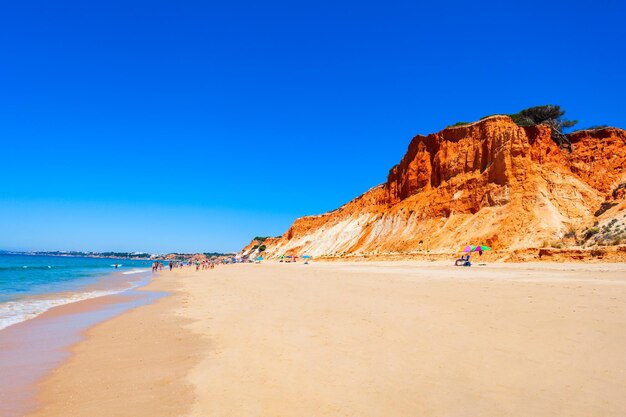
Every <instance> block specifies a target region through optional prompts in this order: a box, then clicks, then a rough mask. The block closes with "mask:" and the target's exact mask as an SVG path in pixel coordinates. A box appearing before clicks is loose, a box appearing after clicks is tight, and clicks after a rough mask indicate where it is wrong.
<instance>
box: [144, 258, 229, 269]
mask: <svg viewBox="0 0 626 417" xmlns="http://www.w3.org/2000/svg"><path fill="white" fill-rule="evenodd" d="M216 264H217V261H215V260H209V259H204V260H202V261H200V260H196V261H195V262H192V261H169V267H170V271H171V270H172V269H174V268H183V267H185V266H195V267H196V271H199V270H200V269H202V270H205V269H213V268H215V265H216ZM162 270H163V262H159V261H155V262H153V263H152V272H157V271H162Z"/></svg>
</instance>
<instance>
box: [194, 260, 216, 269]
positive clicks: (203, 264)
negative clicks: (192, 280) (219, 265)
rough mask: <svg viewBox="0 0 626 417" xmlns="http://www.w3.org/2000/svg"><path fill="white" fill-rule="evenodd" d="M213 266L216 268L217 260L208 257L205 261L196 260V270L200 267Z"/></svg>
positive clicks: (208, 267)
mask: <svg viewBox="0 0 626 417" xmlns="http://www.w3.org/2000/svg"><path fill="white" fill-rule="evenodd" d="M213 268H215V262H213V261H209V260H208V259H205V260H203V261H196V271H199V270H200V269H202V270H205V269H213Z"/></svg>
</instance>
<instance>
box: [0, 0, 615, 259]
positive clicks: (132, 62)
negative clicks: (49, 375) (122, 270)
mask: <svg viewBox="0 0 626 417" xmlns="http://www.w3.org/2000/svg"><path fill="white" fill-rule="evenodd" d="M625 15H626V7H625V6H624V5H623V3H622V2H620V1H602V0H598V1H595V2H571V1H569V2H565V1H563V2H561V1H545V0H544V1H541V2H533V1H527V2H524V3H523V4H522V3H515V5H512V4H509V2H501V1H498V2H455V1H448V2H445V3H444V4H439V3H438V2H424V4H420V2H415V1H412V2H408V1H407V2H363V1H359V2H356V1H355V2H348V1H345V2H344V1H332V2H325V1H315V2H273V1H266V2H237V1H233V2H209V1H178V2H173V1H169V2H167V1H149V2H148V1H145V2H143V1H128V0H127V1H107V2H98V1H94V2H70V1H55V2H52V1H27V0H26V1H20V2H5V4H3V6H2V10H1V12H0V45H1V48H2V50H1V51H2V53H0V148H1V150H2V161H1V162H0V179H1V181H0V231H1V233H0V248H5V249H75V250H147V251H159V252H167V251H214V250H223V251H228V250H238V249H240V248H241V247H242V246H243V245H244V244H246V243H247V242H248V241H249V240H250V238H251V237H253V236H254V235H279V234H281V233H283V232H284V231H285V230H286V229H287V228H288V227H289V225H290V224H291V222H292V221H293V220H294V219H295V218H297V217H299V216H302V215H306V214H316V213H321V212H324V211H327V210H331V209H333V208H336V207H338V206H339V205H341V204H343V203H345V202H346V201H348V200H350V199H352V198H354V197H356V196H357V195H359V194H361V193H362V192H364V191H366V190H367V189H369V188H370V187H372V186H375V185H377V184H379V183H381V182H383V181H384V180H385V178H386V175H387V171H388V170H389V169H390V168H391V167H392V166H393V165H394V164H395V163H397V162H398V161H399V160H400V158H401V157H402V155H403V154H404V152H405V150H406V148H407V146H408V143H409V141H410V139H411V138H412V137H413V136H414V135H415V134H418V133H424V134H425V133H430V132H434V131H438V130H440V129H442V128H443V127H445V126H447V125H449V124H452V123H454V122H457V121H471V120H475V119H477V118H479V117H481V116H484V115H487V114H493V113H506V112H515V111H517V110H519V109H522V108H525V107H529V106H533V105H538V104H547V103H555V104H560V105H561V106H562V107H563V108H564V109H566V110H567V112H568V113H567V116H569V117H570V118H574V119H578V120H579V121H580V123H579V126H581V127H584V126H589V125H596V124H609V125H616V126H621V127H626V111H624V105H623V101H624V97H626V81H625V78H624V74H625V72H624V68H626V47H625V45H626V35H625V32H624V29H623V16H625Z"/></svg>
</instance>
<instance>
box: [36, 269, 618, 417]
mask: <svg viewBox="0 0 626 417" xmlns="http://www.w3.org/2000/svg"><path fill="white" fill-rule="evenodd" d="M146 289H147V290H156V291H168V292H170V294H171V295H170V296H167V297H163V298H160V299H159V300H157V301H156V302H155V303H153V304H149V305H145V306H142V307H139V308H136V309H134V310H131V311H128V312H126V313H124V314H122V315H120V316H117V317H115V318H113V319H111V320H108V321H106V322H104V323H101V324H99V325H97V326H95V327H93V328H91V329H90V330H89V331H88V332H87V335H86V336H87V337H86V339H85V340H83V341H81V342H79V343H78V344H76V345H74V346H73V347H72V352H73V355H71V357H70V358H69V359H68V360H67V361H65V362H64V363H63V364H62V365H61V366H60V367H59V368H57V369H56V370H54V371H53V372H51V373H50V374H49V375H48V376H47V377H46V378H45V379H44V380H43V381H42V382H41V383H40V385H39V386H38V389H39V390H40V391H39V392H40V394H39V399H40V401H41V404H42V407H41V408H40V409H39V410H38V411H37V412H35V413H33V414H30V416H37V417H44V416H45V417H56V416H59V417H61V416H62V417H67V416H73V417H79V416H89V417H99V416H102V417H104V416H106V417H113V416H115V417H121V416H129V417H130V416H133V417H142V416H146V417H147V416H150V417H158V416H164V417H165V416H167V417H174V416H194V417H210V416H216V417H217V416H219V417H225V416H232V417H239V416H242V417H243V416H246V417H247V416H267V417H270V416H271V417H274V416H282V417H290V416H294V417H295V416H298V417H303V416H317V417H320V416H361V417H363V416H372V417H373V416H394V417H404V416H407V417H408V416H411V417H414V416H481V417H484V416H546V415H559V416H581V417H582V416H585V417H588V416H624V415H626V398H625V396H624V392H626V264H494V265H489V266H484V267H480V266H476V267H472V268H455V267H451V266H447V265H445V264H441V263H418V262H394V263H381V262H379V263H376V262H371V263H370V262H363V263H315V262H314V263H311V264H310V265H304V264H302V263H298V264H283V263H266V264H261V265H255V264H245V265H244V264H242V265H233V266H219V267H218V268H216V269H215V270H208V271H200V272H195V271H194V270H193V269H192V268H185V269H182V270H174V271H173V272H170V271H163V272H162V273H160V274H159V275H158V276H156V277H155V278H154V279H153V281H152V283H151V284H150V285H149V286H148V287H147V288H146Z"/></svg>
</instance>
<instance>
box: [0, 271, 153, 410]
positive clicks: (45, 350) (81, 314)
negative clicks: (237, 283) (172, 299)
mask: <svg viewBox="0 0 626 417" xmlns="http://www.w3.org/2000/svg"><path fill="white" fill-rule="evenodd" d="M148 275H149V274H139V275H132V276H128V275H123V274H112V275H109V276H105V277H103V278H101V279H100V280H99V281H98V282H96V283H94V284H92V285H90V286H87V287H84V288H83V289H82V291H84V292H90V291H96V290H105V291H106V290H112V289H120V290H122V289H124V288H126V291H124V292H122V293H119V294H117V295H109V296H102V297H97V298H92V299H86V300H82V301H78V302H73V303H70V304H65V305H60V306H57V307H54V308H52V309H50V310H48V311H46V312H44V313H43V314H41V315H39V316H37V317H35V318H34V319H30V320H26V321H24V322H21V323H17V324H14V325H12V326H9V327H8V328H5V329H2V330H0V375H2V378H0V416H2V417H19V416H23V415H24V414H25V413H27V412H28V411H32V410H34V409H36V408H37V405H38V404H37V402H36V401H35V399H36V386H35V384H36V382H37V381H38V380H40V379H41V378H42V377H43V376H44V375H45V374H46V373H47V372H49V371H50V370H52V369H54V368H55V367H57V366H59V365H60V364H61V363H62V362H63V361H64V360H65V359H67V358H68V357H69V351H68V348H69V347H70V346H71V345H73V344H75V343H77V342H79V341H80V340H81V332H82V331H84V330H86V329H88V328H89V327H91V326H93V325H95V324H97V323H99V322H103V321H105V320H107V319H110V318H112V317H115V316H116V315H119V314H121V313H122V312H124V311H125V310H128V309H131V308H135V307H138V306H141V305H144V304H147V303H150V302H152V301H154V300H155V299H157V298H158V297H160V296H162V295H164V294H159V293H154V292H145V291H137V290H133V289H131V288H130V287H131V286H132V285H140V284H141V283H142V282H144V283H147V282H148V278H147V276H148ZM71 294H72V293H67V296H68V297H69V296H71ZM62 295H63V294H62V293H57V294H55V295H54V297H56V298H58V297H62Z"/></svg>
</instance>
